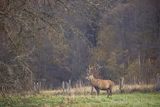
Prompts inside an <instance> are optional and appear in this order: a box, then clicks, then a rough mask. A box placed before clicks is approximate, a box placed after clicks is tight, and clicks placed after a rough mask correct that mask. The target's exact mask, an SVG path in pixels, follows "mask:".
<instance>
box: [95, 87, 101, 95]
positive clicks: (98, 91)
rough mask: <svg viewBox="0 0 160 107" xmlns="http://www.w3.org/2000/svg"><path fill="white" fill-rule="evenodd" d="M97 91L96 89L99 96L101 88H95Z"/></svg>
mask: <svg viewBox="0 0 160 107" xmlns="http://www.w3.org/2000/svg"><path fill="white" fill-rule="evenodd" d="M95 89H96V91H97V95H99V93H100V90H99V88H98V87H95Z"/></svg>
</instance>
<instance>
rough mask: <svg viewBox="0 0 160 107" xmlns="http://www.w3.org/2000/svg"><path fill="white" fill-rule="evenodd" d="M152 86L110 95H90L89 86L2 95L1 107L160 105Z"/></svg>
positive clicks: (158, 94) (123, 106)
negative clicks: (22, 94) (69, 89)
mask: <svg viewBox="0 0 160 107" xmlns="http://www.w3.org/2000/svg"><path fill="white" fill-rule="evenodd" d="M150 88H151V86H147V87H146V86H143V88H142V87H139V86H134V88H133V86H132V87H131V86H128V89H126V90H127V91H126V92H124V93H119V92H117V91H116V87H115V88H114V94H113V95H112V96H110V97H107V95H106V93H105V92H104V91H101V93H100V95H98V96H97V95H96V94H95V92H94V94H93V95H90V93H89V89H90V88H89V87H86V88H84V87H83V88H77V89H76V88H75V89H72V90H71V93H68V94H66V93H62V90H50V91H41V92H40V93H39V94H36V95H25V96H21V95H12V96H8V97H5V98H4V97H0V107H160V93H158V92H154V91H149V89H150ZM131 89H132V91H129V90H131ZM138 90H139V91H138ZM140 90H143V91H140ZM146 90H147V91H146Z"/></svg>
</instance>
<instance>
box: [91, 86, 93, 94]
mask: <svg viewBox="0 0 160 107" xmlns="http://www.w3.org/2000/svg"><path fill="white" fill-rule="evenodd" d="M92 93H93V86H92V87H91V95H92Z"/></svg>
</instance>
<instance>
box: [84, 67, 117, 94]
mask: <svg viewBox="0 0 160 107" xmlns="http://www.w3.org/2000/svg"><path fill="white" fill-rule="evenodd" d="M93 69H94V68H93V67H90V66H89V69H88V74H87V75H88V76H87V77H86V79H88V80H89V81H90V83H91V86H92V90H91V93H92V91H93V88H95V90H96V91H97V95H99V93H100V90H106V92H107V94H108V97H109V95H112V88H113V86H114V82H113V81H111V80H102V79H96V78H95V77H94V76H93V74H92V73H91V70H93ZM96 70H97V69H96Z"/></svg>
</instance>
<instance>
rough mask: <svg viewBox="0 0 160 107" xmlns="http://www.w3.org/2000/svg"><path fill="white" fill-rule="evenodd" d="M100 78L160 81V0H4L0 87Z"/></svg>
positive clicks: (16, 88)
mask: <svg viewBox="0 0 160 107" xmlns="http://www.w3.org/2000/svg"><path fill="white" fill-rule="evenodd" d="M95 64H98V65H99V66H100V69H99V70H98V71H96V72H95V73H94V74H95V76H96V77H97V78H102V79H112V80H114V81H115V82H116V83H118V81H119V79H120V78H121V77H124V79H125V83H126V84H134V83H136V84H150V83H154V82H155V79H156V76H157V75H159V73H160V1H159V0H0V90H1V91H4V89H5V91H6V90H7V91H8V90H9V91H10V90H12V91H18V92H20V91H24V90H26V91H28V90H31V89H32V88H33V84H34V82H38V81H39V82H41V84H42V86H43V87H44V88H45V89H48V88H54V87H57V86H58V87H61V83H62V81H68V80H71V81H72V84H74V83H76V81H78V80H82V81H83V82H84V83H87V80H86V79H85V77H86V74H87V68H88V66H89V65H95Z"/></svg>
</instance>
